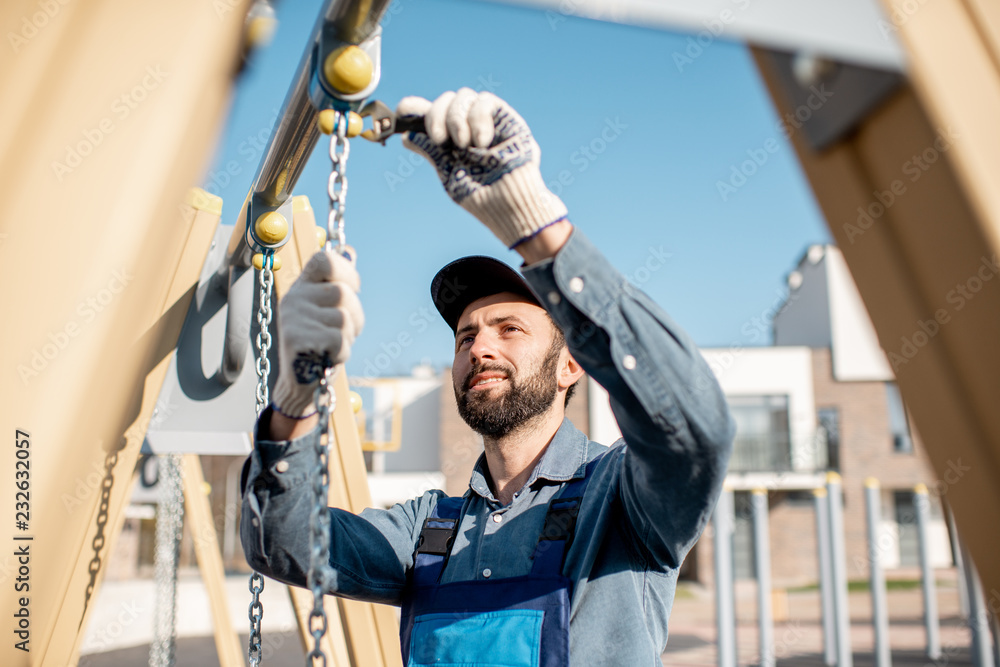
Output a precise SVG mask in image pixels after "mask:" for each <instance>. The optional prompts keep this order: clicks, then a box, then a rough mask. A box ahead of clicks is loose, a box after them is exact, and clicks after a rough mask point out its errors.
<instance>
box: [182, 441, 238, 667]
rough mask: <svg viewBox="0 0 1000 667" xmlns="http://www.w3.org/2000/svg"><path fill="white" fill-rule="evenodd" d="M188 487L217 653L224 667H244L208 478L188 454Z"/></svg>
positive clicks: (186, 494)
mask: <svg viewBox="0 0 1000 667" xmlns="http://www.w3.org/2000/svg"><path fill="white" fill-rule="evenodd" d="M181 472H182V479H183V483H184V507H185V510H186V511H185V514H186V516H187V520H188V526H189V527H190V529H191V536H192V538H193V539H194V550H195V556H196V557H197V559H198V570H199V571H200V572H201V579H202V582H203V583H204V584H205V590H206V591H207V592H208V603H209V605H210V606H211V608H212V621H213V623H214V626H215V627H214V629H215V633H214V634H215V650H216V652H217V653H218V657H219V665H220V666H221V667H243V665H244V664H245V663H244V661H243V651H242V649H241V647H240V638H239V635H238V634H237V633H236V632H235V631H234V630H233V623H232V619H231V618H230V616H229V602H228V597H227V595H226V572H225V568H223V566H222V554H221V553H220V552H219V538H218V535H217V533H216V531H215V520H214V519H213V518H212V507H211V505H209V502H208V497H207V494H208V492H207V490H206V489H205V474H204V471H203V470H202V467H201V459H200V458H199V457H198V455H197V454H184V456H183V457H182V463H181Z"/></svg>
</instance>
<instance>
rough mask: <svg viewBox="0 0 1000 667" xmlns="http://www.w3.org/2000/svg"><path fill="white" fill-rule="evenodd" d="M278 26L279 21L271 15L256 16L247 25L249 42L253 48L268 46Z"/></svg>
mask: <svg viewBox="0 0 1000 667" xmlns="http://www.w3.org/2000/svg"><path fill="white" fill-rule="evenodd" d="M277 27H278V22H277V20H275V19H274V18H273V17H270V16H256V17H254V18H252V19H250V23H249V25H247V43H248V44H249V45H250V46H251V47H252V48H255V49H256V48H258V47H261V46H267V45H268V44H270V43H271V37H273V36H274V31H275V29H276V28H277Z"/></svg>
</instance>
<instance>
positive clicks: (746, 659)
mask: <svg viewBox="0 0 1000 667" xmlns="http://www.w3.org/2000/svg"><path fill="white" fill-rule="evenodd" d="M226 583H227V593H228V595H229V598H230V609H231V617H232V619H233V626H234V627H235V628H236V629H237V630H238V631H240V632H242V633H243V634H242V636H241V643H242V645H243V646H245V645H246V640H247V638H246V634H245V633H246V627H245V626H246V624H247V621H246V611H247V605H248V604H249V592H247V588H246V578H245V577H242V576H236V577H230V578H229V579H228V580H227V582H226ZM268 584H269V585H268V587H267V588H266V589H265V595H264V606H265V613H264V657H265V659H264V661H263V664H264V665H265V666H266V667H286V666H292V665H296V666H297V665H302V664H304V657H303V650H302V645H301V642H300V641H299V638H298V634H297V631H296V630H295V625H294V621H293V620H292V618H293V617H292V614H291V607H290V605H289V604H288V602H287V596H286V595H285V592H284V590H283V588H282V587H281V586H280V585H278V584H275V583H273V582H268ZM178 595H179V601H180V603H179V611H178V635H179V639H178V642H177V662H176V664H177V665H179V666H183V667H202V666H205V667H211V666H214V665H217V664H218V660H217V658H216V654H215V646H214V643H213V639H212V636H211V633H212V627H213V626H212V620H211V617H210V615H209V612H208V601H207V598H206V597H205V593H204V589H203V588H201V585H200V582H199V581H198V580H197V577H196V576H194V575H192V574H188V575H186V576H183V577H182V581H181V584H180V586H179V591H178ZM152 596H153V587H152V583H151V582H143V581H140V582H136V581H129V582H108V583H106V584H105V586H104V587H103V589H102V590H101V592H100V593H99V595H98V597H97V599H96V600H95V609H94V612H93V615H92V617H91V622H90V627H89V629H88V632H87V635H86V638H85V640H84V644H83V651H82V652H83V654H84V655H83V656H82V657H81V660H80V665H81V667H133V666H136V665H145V664H147V663H148V655H149V642H150V639H151V636H152V606H153V605H152ZM712 596H713V593H712V591H711V590H705V589H702V588H700V587H683V588H682V590H681V591H679V593H678V599H677V602H676V604H675V606H674V611H673V615H672V617H671V624H670V627H671V631H670V641H669V644H668V647H667V651H666V653H665V654H664V656H663V663H664V665H669V666H676V667H685V666H696V665H697V666H702V665H715V664H716V653H715V615H714V605H713V601H712ZM754 596H755V589H754V587H753V585H752V583H748V585H745V586H741V587H740V588H738V589H737V625H738V627H737V644H738V648H739V662H740V665H755V664H757V662H758V660H759V652H758V648H757V625H756V618H755V598H754ZM850 602H851V618H852V625H851V638H852V647H853V650H854V664H855V667H868V666H869V665H874V660H873V657H872V650H873V644H874V634H873V631H872V627H871V619H870V613H871V612H870V599H869V596H868V594H867V593H853V594H851V595H850ZM938 606H939V610H940V615H941V645H942V648H943V651H944V655H943V656H942V658H941V659H940V660H938V661H932V660H929V659H928V658H927V657H926V655H925V654H924V651H923V648H924V642H925V636H924V627H923V621H922V617H921V613H922V609H923V605H922V602H921V596H920V591H919V590H910V591H893V592H891V593H890V594H889V612H890V619H891V624H890V630H889V635H890V642H891V646H892V659H893V665H894V667H911V666H912V667H945V666H946V665H947V666H949V667H951V666H959V665H971V664H972V663H971V660H970V656H969V649H968V647H969V643H970V632H969V629H968V627H966V626H965V625H964V624H963V623H962V621H961V619H960V616H959V605H958V593H957V590H956V589H955V587H954V584H953V583H952V582H951V581H945V582H942V584H941V586H940V587H939V588H938ZM775 617H776V623H775V632H774V637H775V656H776V658H777V665H778V666H779V667H790V666H792V665H802V666H803V667H812V666H816V667H822V666H823V664H824V663H823V660H822V651H823V639H822V629H821V625H820V620H819V619H820V616H819V595H818V593H816V592H815V591H812V592H809V591H807V592H799V593H791V594H787V595H785V596H783V595H780V594H779V595H778V596H777V597H776V599H775Z"/></svg>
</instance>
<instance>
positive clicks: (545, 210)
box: [396, 88, 566, 248]
mask: <svg viewBox="0 0 1000 667" xmlns="http://www.w3.org/2000/svg"><path fill="white" fill-rule="evenodd" d="M396 115H397V116H408V115H416V116H423V117H424V127H425V129H426V132H427V133H426V134H424V133H419V132H411V133H410V134H409V136H408V137H406V138H404V139H403V144H404V145H405V146H406V147H407V148H409V149H410V150H412V151H415V152H416V153H418V154H420V155H423V156H424V157H425V158H427V159H428V160H429V161H430V162H431V164H433V165H434V166H435V168H436V169H437V172H438V177H439V178H440V179H441V182H442V183H443V184H444V188H445V191H446V192H447V193H448V196H449V197H451V198H452V199H453V200H454V201H455V202H457V203H458V204H460V205H461V206H462V208H464V209H465V210H467V211H468V212H469V213H471V214H472V215H474V216H476V218H478V219H479V220H480V221H481V222H482V223H483V224H484V225H486V227H487V228H489V230H490V231H492V232H493V233H494V234H496V235H497V237H498V238H499V239H500V240H501V241H502V242H503V243H504V245H506V246H507V247H508V248H513V247H514V246H516V245H518V244H519V243H521V242H523V241H524V240H526V239H529V238H531V237H532V236H534V235H535V234H537V233H538V232H539V231H540V230H542V229H544V228H545V227H548V226H549V225H551V224H553V223H555V222H557V221H559V220H562V219H564V218H565V217H566V205H565V204H563V202H562V200H560V199H559V198H558V197H556V196H555V195H554V194H552V193H551V192H550V191H549V189H548V188H547V187H546V186H545V182H544V181H543V180H542V174H541V171H540V170H539V165H540V162H541V155H542V152H541V149H540V148H539V147H538V144H537V143H536V142H535V139H534V137H533V136H532V135H531V130H530V129H528V125H527V123H525V122H524V119H523V118H521V116H520V115H518V113H517V112H516V111H514V109H512V108H511V107H510V106H509V105H508V104H507V103H506V102H504V101H503V100H501V99H500V98H499V97H497V96H496V95H494V94H493V93H488V92H481V93H476V92H475V91H473V90H472V89H470V88H462V89H460V90H459V91H458V92H450V91H449V92H447V93H444V94H443V95H441V96H440V97H438V98H437V99H436V100H434V101H433V102H431V101H429V100H425V99H424V98H422V97H406V98H403V99H402V100H401V101H400V103H399V106H398V107H397V109H396Z"/></svg>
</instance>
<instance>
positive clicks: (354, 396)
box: [351, 391, 361, 414]
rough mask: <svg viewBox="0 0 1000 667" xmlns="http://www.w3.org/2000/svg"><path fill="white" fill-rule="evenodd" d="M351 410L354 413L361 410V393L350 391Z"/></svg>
mask: <svg viewBox="0 0 1000 667" xmlns="http://www.w3.org/2000/svg"><path fill="white" fill-rule="evenodd" d="M351 410H353V411H354V414H357V413H358V412H360V411H361V394H359V393H358V392H356V391H352V392H351Z"/></svg>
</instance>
